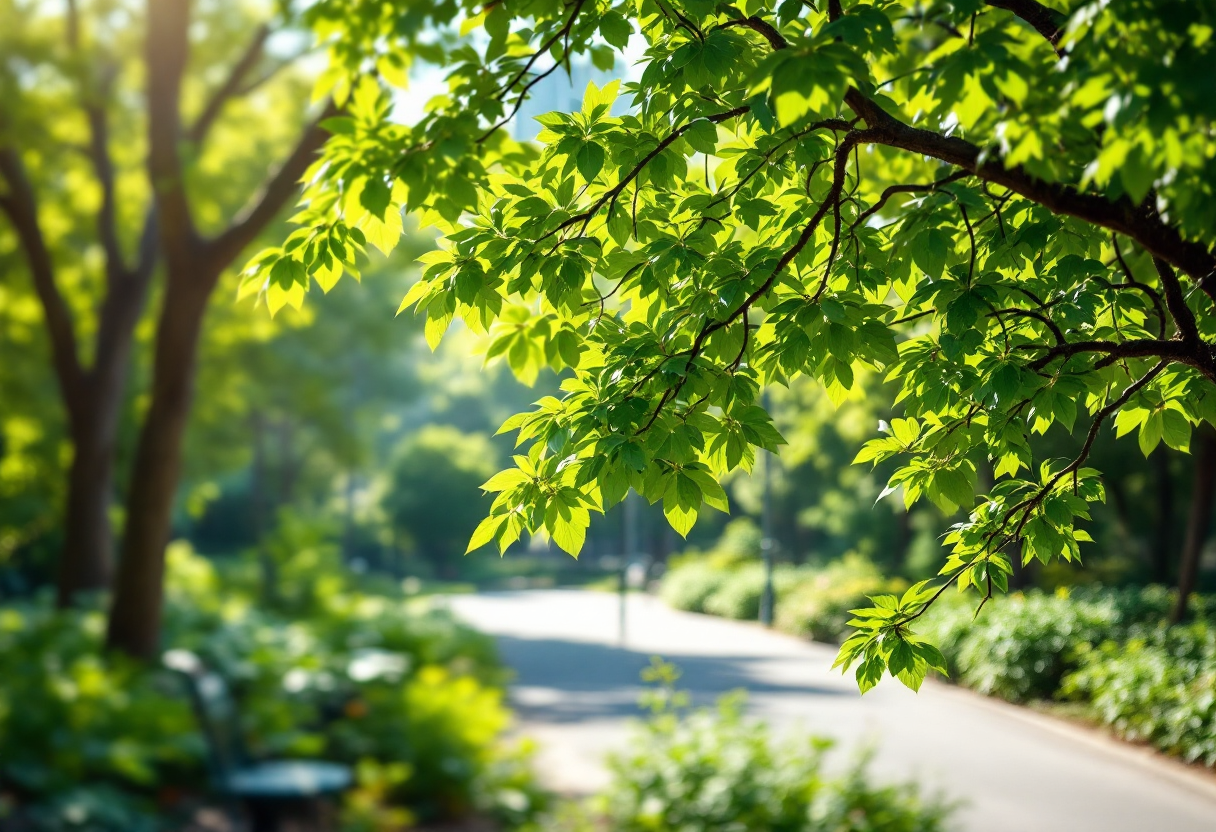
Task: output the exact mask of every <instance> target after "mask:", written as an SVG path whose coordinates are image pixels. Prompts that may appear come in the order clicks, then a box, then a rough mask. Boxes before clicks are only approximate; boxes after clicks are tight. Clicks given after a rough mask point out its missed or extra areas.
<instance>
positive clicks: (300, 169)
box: [206, 101, 338, 272]
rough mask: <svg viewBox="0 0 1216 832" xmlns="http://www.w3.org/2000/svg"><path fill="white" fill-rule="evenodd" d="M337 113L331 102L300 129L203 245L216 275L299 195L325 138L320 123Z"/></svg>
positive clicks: (326, 134)
mask: <svg viewBox="0 0 1216 832" xmlns="http://www.w3.org/2000/svg"><path fill="white" fill-rule="evenodd" d="M337 112H338V108H337V107H336V106H335V105H334V103H333V102H332V101H330V102H329V103H328V104H326V106H325V109H324V110H323V111H322V112H321V114H320V115H318V116H317V117H316V118H315V119H313V121H312V122H311V123H310V124H309V125H308V126H307V127H306V128H305V129H304V132H303V134H302V135H301V136H300V140H299V141H298V142H297V143H296V146H295V149H294V150H292V152H291V155H289V156H288V157H287V158H286V159H285V160H284V161H283V164H282V165H281V166H280V167H279V169H278V170H277V171H275V172H274V174H272V175H271V176H270V178H269V179H267V180H266V182H265V183H264V184H263V185H262V187H261V189H260V190H259V191H258V194H257V195H256V196H255V197H254V199H253V200H252V201H251V202H250V204H249V206H248V207H247V208H246V209H245V210H244V211H243V212H242V213H241V214H240V215H239V216H238V217H236V219H234V220H233V222H232V224H231V225H230V226H229V227H228V228H227V229H226V230H225V231H223V232H222V233H221V234H220V235H219V236H217V237H215V238H214V239H213V240H211V241H210V242H209V243H207V244H206V248H207V259H208V261H209V263H210V264H211V265H212V267H213V268H214V269H215V270H216V271H217V272H218V270H221V269H223V268H225V267H226V266H228V265H229V264H230V263H232V261H233V260H235V259H236V258H237V257H238V256H239V255H240V253H241V251H242V250H243V249H244V248H245V247H246V246H248V245H249V244H250V243H251V242H253V239H254V238H255V237H256V236H257V235H258V234H260V233H261V232H262V231H263V229H265V228H266V226H267V225H269V224H270V222H271V221H272V220H273V219H274V218H275V217H276V216H277V215H278V213H279V212H280V211H282V210H283V206H285V205H287V204H288V202H290V201H291V200H292V198H293V197H295V196H296V195H297V194H298V193H299V190H300V178H301V177H302V176H303V175H304V173H305V171H307V170H308V168H309V166H310V165H311V164H312V163H313V162H314V161H316V156H317V152H318V151H319V150H320V149H321V147H322V146H323V145H324V144H325V139H326V138H327V137H328V136H329V133H328V132H327V131H326V130H325V128H323V127H322V126H321V122H322V121H324V120H325V119H327V118H330V117H331V116H333V115H335V114H336V113H337Z"/></svg>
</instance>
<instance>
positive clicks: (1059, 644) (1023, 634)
mask: <svg viewBox="0 0 1216 832" xmlns="http://www.w3.org/2000/svg"><path fill="white" fill-rule="evenodd" d="M1121 624H1122V621H1121V618H1120V615H1119V610H1118V607H1117V606H1116V604H1115V603H1114V602H1113V600H1112V599H1111V598H1109V597H1105V598H1098V597H1095V598H1091V599H1078V598H1072V597H1069V595H1068V594H1067V593H1065V592H1057V593H1055V594H1053V595H1048V594H1045V593H1042V592H1037V591H1035V592H1029V593H1026V594H1025V595H1021V594H1017V595H1012V596H1009V597H1007V598H1004V599H1002V600H1001V602H1000V603H999V604H993V605H992V609H987V608H985V609H984V611H983V612H982V613H981V614H980V615H979V616H978V617H977V618H975V620H974V621H972V622H971V625H970V627H969V628H968V631H967V632H966V633H965V635H964V636H963V637H962V640H961V643H960V644H959V646H958V651H957V654H956V656H955V659H954V661H955V662H956V664H957V667H958V674H959V679H960V680H961V681H962V682H963V683H964V684H966V685H967V686H968V687H972V688H975V689H976V690H978V691H980V692H981V693H988V694H994V695H996V696H1000V697H1001V698H1003V699H1007V700H1009V701H1010V702H1026V701H1029V700H1031V699H1051V698H1052V697H1053V696H1054V695H1055V693H1056V691H1057V690H1058V689H1059V687H1060V682H1061V680H1062V679H1063V678H1064V674H1066V673H1068V672H1069V671H1070V670H1073V669H1075V668H1076V666H1077V656H1076V650H1077V647H1078V646H1079V645H1081V644H1086V643H1092V642H1096V641H1101V640H1103V639H1105V638H1109V637H1110V636H1111V635H1112V634H1113V633H1115V632H1116V631H1117V630H1118V628H1119V627H1120V626H1121Z"/></svg>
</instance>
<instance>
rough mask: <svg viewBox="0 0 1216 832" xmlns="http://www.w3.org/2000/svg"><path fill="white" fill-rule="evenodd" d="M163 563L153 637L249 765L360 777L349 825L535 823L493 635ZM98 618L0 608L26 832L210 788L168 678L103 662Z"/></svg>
mask: <svg viewBox="0 0 1216 832" xmlns="http://www.w3.org/2000/svg"><path fill="white" fill-rule="evenodd" d="M168 567H169V576H168V581H167V586H168V588H169V590H170V591H169V593H168V596H167V601H168V606H167V609H166V613H167V616H166V639H165V640H166V643H167V644H169V645H171V646H173V647H174V648H186V649H191V650H193V651H195V652H197V653H198V654H199V655H200V656H201V657H202V658H203V659H204V661H205V662H206V663H207V664H208V665H210V666H213V667H214V668H216V669H217V670H219V671H220V672H221V673H222V674H223V675H224V676H225V677H226V678H228V679H229V681H230V682H231V684H232V687H233V691H234V694H235V695H236V697H237V699H238V701H239V702H240V705H241V716H242V719H243V722H244V725H243V733H244V735H245V738H246V739H247V740H248V744H249V745H250V750H251V751H252V752H253V753H254V754H255V756H303V757H324V758H327V759H333V760H338V761H343V762H347V763H350V764H352V765H354V766H355V767H356V772H357V779H358V786H357V789H356V790H355V792H354V794H353V795H351V796H350V801H349V805H348V807H347V813H346V815H347V816H348V820H350V824H348V825H349V826H350V828H352V829H355V828H364V827H366V828H369V829H372V828H377V827H380V828H383V826H384V825H385V823H387V822H390V821H391V822H394V823H398V825H400V823H403V822H404V819H408V818H418V819H421V820H431V819H441V818H449V817H456V816H459V815H462V814H466V813H468V812H471V811H480V812H488V813H490V814H492V815H497V816H499V817H500V818H503V819H511V818H514V819H515V820H517V821H520V822H522V820H523V819H526V818H527V817H530V816H531V815H532V814H534V813H535V811H536V809H537V807H538V806H539V805H540V803H541V802H542V801H541V795H540V793H539V792H538V791H537V790H536V789H535V788H534V787H533V786H532V785H531V782H530V779H529V777H528V776H527V769H526V767H525V766H524V765H523V759H522V758H521V757H520V755H519V754H518V753H516V752H514V751H507V750H506V749H504V747H503V745H502V742H501V738H502V733H503V730H504V729H505V727H506V725H507V722H508V719H509V713H508V711H507V710H506V708H505V706H504V705H503V701H502V689H501V684H502V682H503V681H504V679H505V671H504V669H503V668H502V666H501V665H500V663H499V662H498V659H497V657H496V655H495V652H494V647H493V642H492V641H491V640H490V639H489V638H487V637H486V636H483V635H481V634H479V633H476V632H474V631H472V630H471V629H469V628H468V627H466V626H464V625H462V624H460V623H459V622H458V621H456V620H455V619H454V618H453V617H452V616H451V615H450V614H449V613H447V612H446V611H443V610H437V609H432V608H429V607H428V606H425V605H424V604H421V603H411V604H403V603H402V602H401V600H399V599H388V598H383V597H374V596H367V595H362V594H360V593H357V592H354V591H351V590H349V588H343V587H341V586H339V587H338V588H337V589H338V591H335V592H331V593H330V594H327V595H323V596H319V597H318V598H317V603H316V604H314V605H312V613H311V616H310V617H309V618H307V619H304V620H292V619H290V618H288V617H285V616H283V615H281V614H279V613H277V612H276V611H275V610H274V609H273V608H269V609H268V608H266V606H265V605H264V604H263V605H261V606H260V607H259V606H258V605H255V604H254V601H253V598H252V596H250V595H248V594H242V593H241V592H239V591H234V590H233V588H232V587H231V586H229V585H227V584H226V583H225V580H224V576H223V574H221V573H220V572H217V571H216V570H215V568H214V567H213V566H212V564H210V563H209V562H208V561H206V560H204V559H202V558H198V557H195V556H193V555H192V554H191V553H190V552H189V550H188V549H186V548H184V547H181V546H175V547H173V550H172V551H171V552H170V558H169V563H168ZM293 604H294V602H293ZM102 626H103V620H102V616H101V614H100V613H98V612H95V611H69V612H52V611H50V610H47V609H42V608H39V607H33V606H30V607H9V608H7V609H4V610H2V611H0V679H2V680H3V685H2V686H0V748H3V754H0V795H2V794H3V793H4V792H10V793H11V794H13V795H14V796H15V798H16V800H17V803H18V806H19V808H20V810H21V813H22V814H23V815H24V817H25V818H26V819H27V820H28V821H29V822H31V823H33V824H34V828H35V829H48V830H49V829H58V828H61V827H63V824H68V825H69V826H71V824H72V823H75V821H72V820H71V819H72V818H77V819H78V820H79V821H80V823H77V824H76V825H75V826H71V828H73V829H85V828H88V829H95V830H98V832H100V831H101V830H111V829H112V830H116V832H117V830H127V829H137V828H144V827H145V826H149V824H150V826H149V828H158V827H159V826H163V819H159V820H158V815H162V816H163V811H161V810H162V809H163V807H162V806H160V805H159V804H163V803H165V796H166V795H173V794H186V795H197V794H198V793H200V792H201V791H202V790H203V789H204V788H205V786H206V778H205V766H204V752H205V749H204V746H203V743H202V741H201V738H200V735H199V731H198V726H197V723H196V720H195V717H194V714H193V713H192V712H191V709H190V706H189V704H188V702H187V700H186V698H185V696H184V691H183V689H182V686H181V681H180V679H177V678H175V677H173V676H172V675H171V674H169V673H168V672H167V671H163V670H158V669H156V668H149V667H143V666H140V665H137V664H135V663H132V662H128V661H125V660H123V659H122V658H121V657H117V656H104V657H103V653H102V649H101V645H102ZM111 793H113V794H119V795H121V799H119V798H114V799H110V798H108V797H106V795H109V794H111ZM103 810H104V811H103ZM120 817H121V820H116V819H115V818H120ZM394 819H395V820H394ZM80 824H85V825H83V826H82V825H80ZM63 828H67V827H63Z"/></svg>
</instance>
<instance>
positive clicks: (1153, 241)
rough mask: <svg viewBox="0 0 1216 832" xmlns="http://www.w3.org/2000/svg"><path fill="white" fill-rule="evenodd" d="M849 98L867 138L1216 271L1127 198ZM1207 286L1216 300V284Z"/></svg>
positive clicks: (855, 95) (1202, 272) (1190, 266)
mask: <svg viewBox="0 0 1216 832" xmlns="http://www.w3.org/2000/svg"><path fill="white" fill-rule="evenodd" d="M845 102H846V103H847V104H848V105H849V106H850V107H851V108H852V109H853V111H854V112H855V113H857V115H859V116H861V118H862V119H863V120H865V122H866V125H867V126H868V128H869V130H867V131H866V132H867V133H868V134H869V136H870V137H869V138H867V139H866V141H867V142H869V143H871V144H880V145H885V146H887V147H892V148H897V149H900V150H908V151H911V152H913V153H918V154H921V155H923V156H929V157H932V158H934V159H938V160H940V161H943V162H946V163H948V164H952V165H955V166H957V167H960V168H962V169H963V170H966V171H968V172H970V173H972V174H974V175H976V176H978V177H979V178H980V179H983V180H985V181H988V182H992V183H994V184H997V185H1000V186H1002V187H1004V188H1007V189H1009V190H1011V191H1013V192H1015V193H1017V194H1020V195H1021V196H1023V197H1025V198H1027V199H1029V200H1031V201H1033V202H1036V203H1038V204H1039V205H1042V206H1043V207H1045V208H1047V209H1049V210H1050V211H1052V212H1053V213H1056V214H1062V215H1065V216H1071V217H1077V218H1078V219H1082V220H1085V221H1086V222H1089V223H1092V224H1093V225H1097V226H1100V227H1102V228H1106V229H1109V230H1111V231H1116V232H1118V233H1120V234H1123V235H1124V236H1127V237H1130V238H1132V239H1133V240H1135V241H1136V242H1137V243H1139V244H1140V245H1141V246H1143V247H1144V248H1145V249H1147V250H1148V251H1149V252H1150V253H1151V254H1153V255H1154V256H1156V257H1160V258H1161V259H1162V260H1164V261H1166V262H1167V263H1169V264H1170V265H1172V266H1175V267H1176V268H1179V269H1181V270H1182V271H1183V272H1185V273H1186V274H1187V275H1189V276H1191V277H1192V278H1194V279H1195V280H1200V279H1201V278H1203V277H1204V276H1206V275H1208V274H1209V273H1211V272H1213V271H1216V257H1213V255H1212V253H1211V252H1210V251H1209V250H1208V248H1207V247H1206V246H1204V245H1203V244H1202V243H1199V242H1195V241H1192V240H1185V239H1183V238H1182V236H1181V235H1180V234H1179V233H1178V231H1177V230H1176V229H1174V228H1172V227H1171V226H1168V225H1166V224H1165V223H1163V222H1161V219H1160V218H1159V217H1158V216H1156V215H1155V214H1152V213H1148V212H1146V211H1145V210H1143V209H1142V208H1140V207H1138V206H1136V205H1134V204H1132V203H1131V202H1130V201H1129V200H1127V199H1126V198H1121V199H1119V200H1110V199H1107V198H1106V197H1103V196H1100V195H1098V194H1087V193H1081V192H1079V191H1077V190H1076V189H1074V188H1072V187H1069V186H1067V185H1063V184H1059V183H1055V182H1045V181H1043V180H1041V179H1038V178H1036V177H1034V176H1032V175H1031V174H1029V173H1027V172H1026V170H1025V169H1023V168H1021V167H1012V168H1007V167H1005V166H1004V165H1003V164H1001V163H1000V162H999V161H996V160H994V159H992V158H991V157H988V158H984V159H982V160H981V153H980V148H979V147H977V146H976V145H973V144H971V143H970V142H968V141H965V140H963V139H960V138H957V137H955V136H943V135H941V134H940V133H934V132H932V131H929V130H922V129H920V128H917V127H911V126H909V125H907V124H904V123H903V122H901V121H899V120H898V119H896V118H894V117H893V116H891V115H890V114H888V113H887V112H886V111H885V110H883V109H882V108H881V107H879V106H878V104H876V103H875V102H874V101H871V100H870V99H868V98H866V97H865V96H864V95H862V94H861V93H860V92H858V91H857V90H856V89H850V90H849V91H848V93H846V95H845ZM1205 291H1209V293H1210V294H1211V295H1212V296H1213V297H1214V299H1216V286H1213V287H1207V288H1205Z"/></svg>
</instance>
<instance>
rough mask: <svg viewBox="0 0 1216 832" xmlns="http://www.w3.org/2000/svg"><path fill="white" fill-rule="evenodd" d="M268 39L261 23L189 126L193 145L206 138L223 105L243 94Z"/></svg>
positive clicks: (264, 27) (266, 26) (265, 26)
mask: <svg viewBox="0 0 1216 832" xmlns="http://www.w3.org/2000/svg"><path fill="white" fill-rule="evenodd" d="M269 37H270V26H269V25H267V24H265V23H263V24H261V25H260V26H258V28H257V29H256V30H255V31H254V33H253V38H252V39H250V41H249V44H248V45H247V46H246V47H245V51H244V52H243V53H241V57H240V58H239V59H238V60H237V62H236V63H235V64H234V65H233V67H232V70H231V71H230V72H229V73H228V77H227V78H225V79H224V83H222V84H220V85H219V86H218V87H217V88H216V89H215V92H213V93H212V94H211V97H210V98H209V99H208V100H207V103H206V105H205V106H204V107H203V111H202V112H201V113H200V114H199V117H198V120H197V121H195V122H194V124H192V125H191V126H190V130H189V131H188V132H187V133H186V139H187V140H188V141H190V142H192V143H194V144H202V143H203V141H204V140H205V139H206V138H207V133H208V132H209V131H210V130H211V126H212V125H213V124H214V123H215V120H216V119H217V118H219V115H220V112H221V111H222V110H223V109H224V105H225V104H227V103H228V101H229V100H231V99H232V98H234V97H236V96H237V95H240V94H242V93H243V92H244V88H243V87H242V85H243V84H244V83H245V79H246V78H247V77H248V75H249V73H250V72H252V71H253V68H254V67H256V66H257V65H258V62H259V61H261V60H262V55H263V53H264V51H265V47H266V40H267V39H268V38H269Z"/></svg>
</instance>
